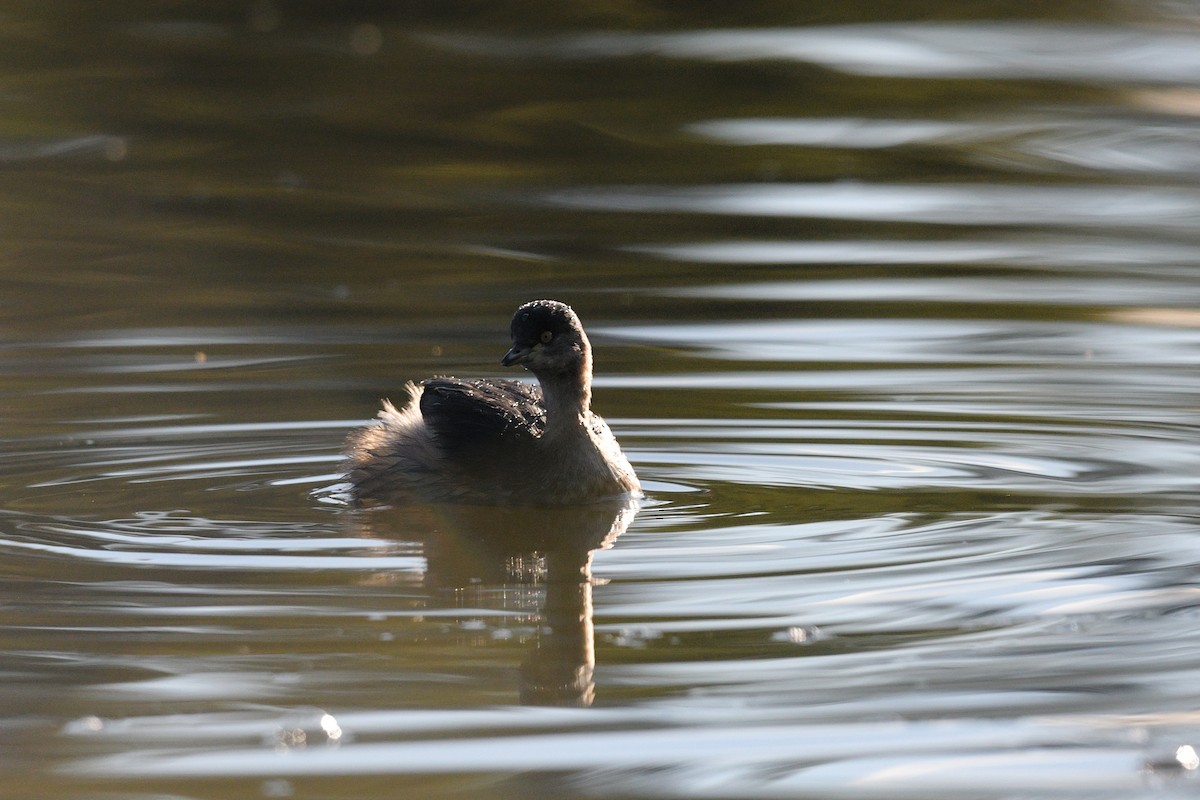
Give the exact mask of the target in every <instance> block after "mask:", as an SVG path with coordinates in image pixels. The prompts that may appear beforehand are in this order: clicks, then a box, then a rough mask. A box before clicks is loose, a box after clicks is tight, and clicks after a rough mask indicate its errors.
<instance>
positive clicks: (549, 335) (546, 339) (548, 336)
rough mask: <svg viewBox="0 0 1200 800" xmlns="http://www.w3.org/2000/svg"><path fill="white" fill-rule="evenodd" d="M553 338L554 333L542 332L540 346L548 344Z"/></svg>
mask: <svg viewBox="0 0 1200 800" xmlns="http://www.w3.org/2000/svg"><path fill="white" fill-rule="evenodd" d="M553 338H554V333H553V332H551V331H542V336H541V339H542V344H550V340H551V339H553Z"/></svg>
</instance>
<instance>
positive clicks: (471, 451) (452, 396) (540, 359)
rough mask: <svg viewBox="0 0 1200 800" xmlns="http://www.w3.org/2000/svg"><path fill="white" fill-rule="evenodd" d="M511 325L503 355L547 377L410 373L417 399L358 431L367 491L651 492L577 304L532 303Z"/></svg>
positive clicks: (585, 497) (363, 496) (455, 496)
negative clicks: (621, 432)
mask: <svg viewBox="0 0 1200 800" xmlns="http://www.w3.org/2000/svg"><path fill="white" fill-rule="evenodd" d="M510 334H511V337H512V347H511V348H510V349H509V351H508V352H507V353H505V354H504V357H503V358H502V359H500V363H501V364H502V365H503V366H506V367H508V366H514V365H517V364H520V365H521V366H523V367H525V368H526V369H527V370H529V371H530V372H532V373H533V375H534V377H535V378H537V380H538V385H537V386H534V385H530V384H528V383H523V382H521V381H516V380H504V379H488V378H477V379H473V380H461V379H458V378H449V377H445V378H430V379H429V380H425V381H422V382H421V383H420V384H419V385H418V384H414V383H412V382H409V383H408V384H407V386H406V389H407V390H408V393H409V401H408V404H407V405H405V406H404V407H403V408H400V409H397V408H396V407H395V406H393V405H392V404H391V403H390V402H388V401H386V400H385V401H384V403H383V409H382V410H381V411H380V412H379V416H378V417H377V418H376V419H375V421H374V422H373V424H371V425H369V426H367V427H365V428H362V429H359V430H357V431H355V432H354V433H352V434H351V435H350V437H349V439H348V440H347V453H346V472H347V476H348V478H349V480H350V484H351V486H352V491H353V494H354V497H355V498H356V499H357V500H359V501H376V502H383V503H391V502H396V501H399V500H403V499H406V498H414V499H419V500H424V501H427V502H458V503H473V504H480V505H527V506H564V505H576V504H582V503H589V502H593V501H596V500H600V499H603V498H608V497H614V496H618V495H621V494H633V495H639V494H640V493H641V485H640V484H639V482H638V479H637V475H635V474H634V471H633V467H631V466H630V464H629V461H628V460H627V459H626V458H625V455H624V453H622V452H621V447H620V445H619V444H618V443H617V440H616V438H615V437H614V436H613V434H612V431H610V430H609V428H608V425H607V424H606V423H605V422H604V420H603V419H602V418H601V417H599V416H598V415H597V414H595V413H594V412H593V411H592V408H591V405H592V348H591V344H590V343H589V342H588V338H587V334H586V333H584V330H583V325H582V323H580V321H579V317H578V316H576V314H575V312H574V311H573V310H572V309H571V307H570V306H568V305H566V304H565V303H560V302H558V301H555V300H534V301H532V302H529V303H525V304H524V305H523V306H521V307H520V308H518V309H517V312H516V314H515V315H514V316H513V318H512V324H511V326H510Z"/></svg>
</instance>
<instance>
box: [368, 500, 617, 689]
mask: <svg viewBox="0 0 1200 800" xmlns="http://www.w3.org/2000/svg"><path fill="white" fill-rule="evenodd" d="M637 510H638V503H637V500H636V499H633V498H621V499H619V500H613V501H610V502H605V503H594V504H590V505H588V506H583V507H570V508H508V507H480V506H404V507H397V508H394V509H389V510H386V511H381V510H378V509H377V510H374V511H372V512H370V513H366V514H361V515H356V522H357V524H358V525H360V526H361V527H362V528H364V529H365V530H364V531H363V532H368V533H370V534H373V535H375V536H387V537H401V538H405V539H419V540H420V541H421V542H422V543H423V545H424V550H425V557H426V561H427V567H426V572H425V577H424V583H425V587H426V588H427V589H428V590H430V591H431V592H432V593H434V594H435V595H441V596H443V597H446V596H449V595H451V594H459V593H464V592H465V593H466V594H467V595H468V596H472V595H473V596H476V597H478V596H480V595H481V593H482V592H485V591H488V590H494V589H496V588H497V587H514V586H524V587H528V588H539V589H541V590H542V591H541V595H542V597H541V605H540V609H538V612H537V617H538V625H537V635H536V637H535V641H534V644H533V647H532V649H531V650H530V652H529V655H528V656H527V658H526V659H525V661H524V663H523V664H522V665H521V671H520V675H521V678H520V698H521V702H522V703H526V704H530V705H557V706H587V705H590V704H591V702H592V699H593V696H594V693H595V683H594V680H593V670H594V668H595V663H596V659H595V649H594V647H593V642H594V633H593V621H592V554H593V553H594V552H595V551H596V550H598V549H602V548H606V547H609V546H611V545H612V543H613V541H614V540H616V538H617V537H618V536H620V535H621V534H622V533H623V532H624V531H625V529H626V528H628V527H629V523H630V522H631V521H632V520H633V517H634V516H635V515H636V514H637Z"/></svg>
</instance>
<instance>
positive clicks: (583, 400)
mask: <svg viewBox="0 0 1200 800" xmlns="http://www.w3.org/2000/svg"><path fill="white" fill-rule="evenodd" d="M539 382H540V383H541V385H542V402H543V403H545V406H546V428H547V431H550V430H556V431H562V430H568V429H576V428H579V427H580V426H581V425H582V424H584V422H585V421H586V418H587V414H588V411H589V410H590V409H591V405H592V386H591V381H590V380H589V379H588V376H587V375H586V374H579V375H554V376H549V377H545V376H540V377H539Z"/></svg>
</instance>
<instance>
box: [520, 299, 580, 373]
mask: <svg viewBox="0 0 1200 800" xmlns="http://www.w3.org/2000/svg"><path fill="white" fill-rule="evenodd" d="M511 333H512V348H511V349H510V350H509V351H508V352H507V353H505V354H504V358H502V359H500V363H501V364H503V365H504V366H506V367H511V366H512V365H513V364H521V365H523V366H524V367H525V368H526V369H527V370H529V371H530V372H532V373H533V374H534V375H537V376H538V377H539V378H547V377H549V378H554V377H568V378H582V379H583V380H584V381H585V382H586V381H587V380H588V379H589V378H590V377H591V371H592V348H591V345H590V344H588V339H587V335H586V334H584V332H583V325H582V324H581V323H580V322H579V317H577V316H575V312H574V311H572V310H571V307H570V306H569V305H567V304H565V303H559V302H557V301H555V300H534V301H533V302H531V303H526V304H525V305H523V306H521V307H520V308H518V309H517V313H516V314H515V315H514V316H513V319H512V329H511Z"/></svg>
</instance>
